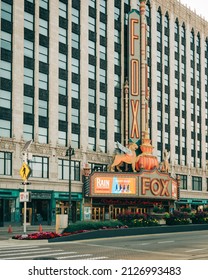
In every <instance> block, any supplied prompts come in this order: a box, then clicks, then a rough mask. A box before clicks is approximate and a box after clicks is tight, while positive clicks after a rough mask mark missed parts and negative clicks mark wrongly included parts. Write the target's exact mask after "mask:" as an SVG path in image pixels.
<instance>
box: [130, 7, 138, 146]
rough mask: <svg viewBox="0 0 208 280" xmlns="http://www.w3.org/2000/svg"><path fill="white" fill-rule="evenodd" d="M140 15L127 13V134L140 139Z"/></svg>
mask: <svg viewBox="0 0 208 280" xmlns="http://www.w3.org/2000/svg"><path fill="white" fill-rule="evenodd" d="M140 106H141V104H140V15H139V12H138V11H137V10H132V11H131V12H130V14H129V124H130V125H129V136H130V138H131V139H132V140H134V141H135V142H136V141H137V140H138V139H140V133H141V131H140V130H141V129H140V122H141V121H140Z"/></svg>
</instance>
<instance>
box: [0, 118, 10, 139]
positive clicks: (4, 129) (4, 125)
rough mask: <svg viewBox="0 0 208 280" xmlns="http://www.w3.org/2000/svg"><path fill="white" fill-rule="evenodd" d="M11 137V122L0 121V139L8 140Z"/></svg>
mask: <svg viewBox="0 0 208 280" xmlns="http://www.w3.org/2000/svg"><path fill="white" fill-rule="evenodd" d="M10 136H11V122H10V121H7V120H1V119H0V137H7V138H10Z"/></svg>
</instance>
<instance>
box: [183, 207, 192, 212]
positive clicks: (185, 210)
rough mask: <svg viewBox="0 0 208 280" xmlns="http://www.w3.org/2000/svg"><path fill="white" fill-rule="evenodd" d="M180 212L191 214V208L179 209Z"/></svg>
mask: <svg viewBox="0 0 208 280" xmlns="http://www.w3.org/2000/svg"><path fill="white" fill-rule="evenodd" d="M180 211H181V212H186V213H191V208H189V207H187V208H181V209H180Z"/></svg>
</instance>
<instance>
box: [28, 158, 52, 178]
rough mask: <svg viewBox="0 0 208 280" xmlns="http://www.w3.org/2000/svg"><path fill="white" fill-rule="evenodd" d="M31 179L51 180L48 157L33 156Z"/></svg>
mask: <svg viewBox="0 0 208 280" xmlns="http://www.w3.org/2000/svg"><path fill="white" fill-rule="evenodd" d="M29 165H30V167H31V177H36V178H49V175H48V174H49V159H48V158H47V157H39V156H33V158H32V161H30V162H29Z"/></svg>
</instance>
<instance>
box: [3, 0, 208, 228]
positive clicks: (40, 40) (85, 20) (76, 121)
mask: <svg viewBox="0 0 208 280" xmlns="http://www.w3.org/2000/svg"><path fill="white" fill-rule="evenodd" d="M141 6H142V7H141ZM0 11H1V12H0V14H1V25H0V40H1V46H0V51H1V56H0V225H1V226H2V225H5V224H8V223H9V224H13V223H21V222H22V218H23V216H22V215H23V212H22V211H23V210H22V209H23V203H22V202H21V201H20V193H21V192H22V191H23V185H22V178H21V176H20V173H19V172H20V168H21V166H22V163H23V148H24V146H25V143H27V141H30V140H33V142H32V144H31V146H30V149H29V150H28V164H29V167H30V168H31V174H30V177H29V178H28V181H29V183H30V185H28V186H27V189H28V191H29V192H30V193H31V197H30V198H31V200H30V202H28V204H27V206H28V207H27V208H28V210H27V221H28V223H30V224H38V223H40V221H41V222H42V223H43V224H44V223H45V224H53V223H55V221H56V214H58V213H63V214H64V213H65V214H67V213H68V209H69V181H70V180H71V199H72V203H71V209H72V216H73V220H74V221H77V220H82V219H84V215H85V212H84V210H86V208H85V207H87V206H86V205H85V203H86V201H87V200H88V199H89V200H90V199H91V200H90V201H87V203H88V202H89V203H90V205H91V207H95V208H96V207H97V205H99V203H101V204H102V203H103V202H101V200H103V199H104V200H106V199H107V200H110V199H112V201H114V200H117V199H119V200H120V201H122V202H123V201H124V200H125V198H126V199H127V200H128V201H132V203H130V204H132V205H134V206H135V204H134V203H136V206H135V207H136V208H138V209H140V208H142V207H141V206H142V204H141V202H142V201H143V202H145V203H146V202H148V200H149V201H151V203H153V201H154V200H155V202H157V201H158V202H159V201H162V202H163V203H165V204H166V205H167V206H168V205H169V206H170V207H172V205H174V207H180V206H182V205H184V206H186V205H188V206H190V207H192V208H197V207H199V206H200V207H204V206H205V205H207V204H208V171H207V160H208V136H207V124H208V32H207V30H208V22H207V21H206V20H204V19H203V18H201V17H200V16H199V15H197V14H196V13H195V12H193V11H191V10H189V9H188V7H186V6H184V5H182V4H181V3H180V1H177V0H170V1H166V0H147V1H139V0H123V1H121V0H112V1H107V0H83V1H82V0H53V1H48V0H39V1H35V0H18V1H14V0H1V1H0ZM145 133H147V134H148V137H147V138H148V139H149V140H151V145H152V146H153V147H154V149H152V151H151V153H150V154H151V156H152V157H155V158H157V163H158V166H157V168H156V169H155V168H153V167H154V166H152V169H149V171H148V172H149V173H148V174H149V175H148V176H147V175H145V176H147V178H153V177H154V176H156V178H157V176H159V175H158V174H160V173H161V170H160V166H161V162H163V153H164V151H165V150H167V151H168V152H169V153H170V154H169V171H168V174H169V175H165V173H164V172H162V174H161V176H162V178H164V180H171V182H172V183H170V184H169V185H170V186H169V187H168V193H169V194H170V197H168V198H167V199H164V197H163V196H161V195H158V196H154V195H153V194H152V193H150V191H149V190H146V196H145V197H143V196H141V191H142V189H141V178H143V176H144V174H146V173H145V172H146V171H145V170H143V171H142V166H141V165H140V164H138V165H137V171H136V172H132V170H129V171H130V173H131V174H130V173H129V174H127V173H128V172H127V173H125V172H124V170H123V169H122V172H110V173H112V174H111V175H110V173H106V176H107V177H109V180H110V178H111V177H112V178H114V177H116V178H117V180H120V176H121V177H122V176H127V178H130V179H131V178H132V180H133V181H134V182H135V185H134V187H132V188H133V189H132V191H133V193H132V194H133V196H132V194H131V195H130V194H129V193H126V194H125V196H126V197H125V196H124V194H118V195H117V194H114V193H112V186H111V189H109V198H108V197H106V195H105V196H104V197H103V198H102V197H101V196H102V193H99V194H98V193H97V191H98V189H97V187H96V186H95V183H94V181H93V180H94V179H92V184H93V185H92V186H91V184H90V190H91V193H90V196H89V197H84V195H83V193H84V191H83V185H84V184H83V172H84V171H83V169H84V168H85V165H88V164H89V166H90V171H91V174H93V171H101V172H104V171H107V170H108V166H109V165H111V164H112V162H113V159H114V156H115V155H116V154H120V153H121V151H120V149H119V148H118V147H117V146H116V145H115V143H117V142H119V143H120V144H122V145H123V146H124V147H127V146H128V144H129V139H131V140H132V141H133V142H137V141H139V140H140V141H141V145H142V144H143V141H144V139H146V138H145ZM69 146H71V147H73V149H74V151H75V153H74V154H73V155H72V157H71V161H70V163H69V156H68V155H67V150H68V148H69ZM150 154H149V156H150ZM69 167H70V168H69ZM155 167H156V166H155ZM130 169H131V168H130ZM156 170H157V171H156ZM158 172H159V173H158ZM117 173H118V175H117ZM121 173H123V174H125V175H123V174H121ZM95 174H96V176H97V173H95ZM100 174H101V173H100ZM115 174H116V175H115ZM176 175H180V199H179V200H177V201H176V199H175V198H174V196H172V190H171V186H172V185H174V184H173V182H175V181H174V180H175V178H176ZM91 176H92V178H94V177H93V176H95V175H91ZM166 176H167V177H166ZM103 177H105V174H104V173H102V176H101V178H103ZM122 178H123V177H122ZM165 178H167V179H165ZM69 179H70V180H69ZM148 180H149V179H148ZM151 180H152V179H151ZM90 182H91V181H90ZM148 184H150V185H151V183H148ZM148 184H146V185H145V186H146V187H147V185H148ZM148 186H149V185H148ZM157 186H158V188H159V185H157V184H156V185H155V187H153V189H154V191H156V189H157ZM154 191H153V192H154ZM107 195H108V194H107ZM165 200H166V202H165ZM133 201H136V202H134V203H133ZM138 201H140V202H139V203H138ZM114 202H115V201H114ZM119 203H120V202H119ZM107 205H109V207H111V205H112V204H110V202H108V203H106V206H104V207H108V206H107ZM113 205H114V204H113ZM115 205H116V202H115ZM117 205H118V204H117ZM127 206H128V205H127V204H125V205H124V204H123V205H122V203H120V204H119V207H118V208H120V209H124V208H128V207H127ZM134 206H133V207H134ZM98 207H101V205H100V206H98ZM113 207H114V209H115V208H116V207H115V206H113ZM129 207H131V205H130V206H129ZM119 211H120V210H119ZM122 211H123V210H122ZM110 212H111V211H110V210H109V213H110ZM114 212H115V213H116V212H117V210H115V211H114ZM104 213H105V212H104ZM106 213H107V211H106ZM115 213H113V216H112V217H114V216H115ZM92 218H93V216H92Z"/></svg>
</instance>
